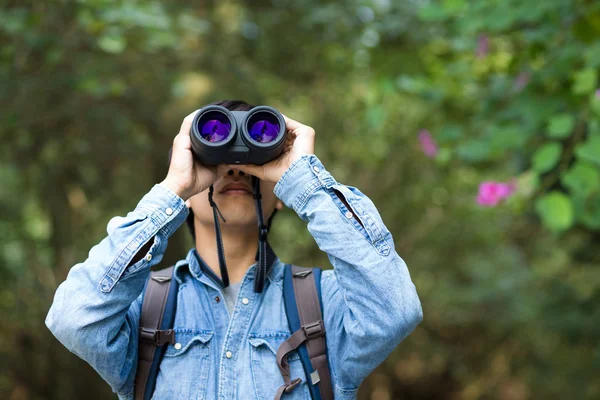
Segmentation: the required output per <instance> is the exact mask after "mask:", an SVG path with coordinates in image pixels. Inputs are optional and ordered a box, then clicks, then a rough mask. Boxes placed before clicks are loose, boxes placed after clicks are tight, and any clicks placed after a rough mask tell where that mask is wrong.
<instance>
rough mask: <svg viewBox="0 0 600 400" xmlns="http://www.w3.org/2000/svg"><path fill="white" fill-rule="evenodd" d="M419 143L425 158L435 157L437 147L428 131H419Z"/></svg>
mask: <svg viewBox="0 0 600 400" xmlns="http://www.w3.org/2000/svg"><path fill="white" fill-rule="evenodd" d="M419 142H420V143H421V149H422V150H423V153H425V155H426V156H427V157H429V158H433V157H435V156H436V154H437V152H438V147H437V144H436V143H435V140H434V139H433V137H432V136H431V133H429V131H428V130H426V129H421V131H420V132H419Z"/></svg>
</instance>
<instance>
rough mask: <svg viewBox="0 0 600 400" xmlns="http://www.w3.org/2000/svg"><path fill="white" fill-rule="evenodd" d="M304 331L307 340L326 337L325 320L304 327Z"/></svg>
mask: <svg viewBox="0 0 600 400" xmlns="http://www.w3.org/2000/svg"><path fill="white" fill-rule="evenodd" d="M302 329H303V330H304V333H305V334H306V340H311V339H315V338H318V337H319V336H323V335H325V325H324V324H323V320H319V321H317V322H311V323H310V324H306V325H303V326H302Z"/></svg>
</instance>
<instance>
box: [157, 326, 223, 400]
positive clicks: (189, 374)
mask: <svg viewBox="0 0 600 400" xmlns="http://www.w3.org/2000/svg"><path fill="white" fill-rule="evenodd" d="M212 337H213V332H212V331H206V330H195V329H180V328H176V329H175V343H170V344H168V345H167V348H166V350H165V355H164V357H163V359H162V361H161V363H160V368H159V371H158V377H157V379H156V388H155V390H154V395H153V396H152V399H153V400H163V399H164V400H166V399H196V400H200V399H204V398H206V387H207V384H208V375H209V373H210V365H211V360H210V342H211V339H212Z"/></svg>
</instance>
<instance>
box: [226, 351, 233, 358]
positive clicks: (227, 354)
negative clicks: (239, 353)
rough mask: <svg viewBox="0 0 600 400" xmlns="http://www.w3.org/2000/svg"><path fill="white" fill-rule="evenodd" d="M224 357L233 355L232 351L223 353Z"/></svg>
mask: <svg viewBox="0 0 600 400" xmlns="http://www.w3.org/2000/svg"><path fill="white" fill-rule="evenodd" d="M225 357H227V358H231V357H233V353H232V352H230V351H228V352H227V353H225Z"/></svg>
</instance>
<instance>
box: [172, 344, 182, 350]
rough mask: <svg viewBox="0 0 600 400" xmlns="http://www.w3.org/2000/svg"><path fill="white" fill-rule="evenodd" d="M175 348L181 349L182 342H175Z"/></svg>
mask: <svg viewBox="0 0 600 400" xmlns="http://www.w3.org/2000/svg"><path fill="white" fill-rule="evenodd" d="M173 347H175V350H180V349H181V343H175V346H173Z"/></svg>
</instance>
